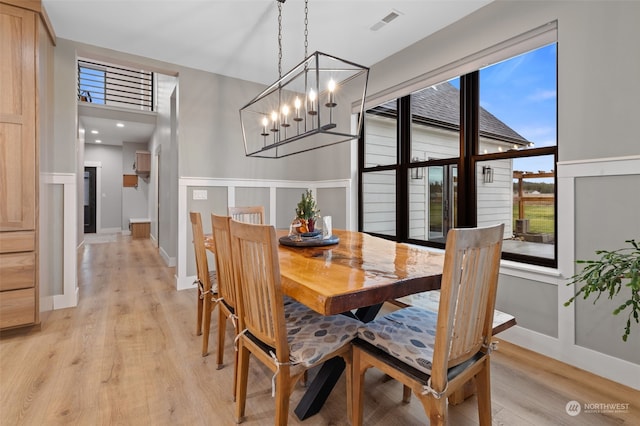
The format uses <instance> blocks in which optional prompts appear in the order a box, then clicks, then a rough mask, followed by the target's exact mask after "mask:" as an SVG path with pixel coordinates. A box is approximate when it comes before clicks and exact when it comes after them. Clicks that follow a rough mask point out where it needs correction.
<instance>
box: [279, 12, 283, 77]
mask: <svg viewBox="0 0 640 426" xmlns="http://www.w3.org/2000/svg"><path fill="white" fill-rule="evenodd" d="M280 78H282V3H280V2H278V79H280Z"/></svg>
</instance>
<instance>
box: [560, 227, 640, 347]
mask: <svg viewBox="0 0 640 426" xmlns="http://www.w3.org/2000/svg"><path fill="white" fill-rule="evenodd" d="M625 243H629V244H630V245H631V247H625V248H621V249H618V250H613V251H607V250H598V251H596V254H597V255H600V259H598V260H578V261H576V263H580V264H585V265H586V266H585V268H584V269H583V270H582V271H581V272H580V273H578V274H576V275H574V276H573V277H571V278H570V279H571V282H569V283H568V284H567V285H571V284H578V285H579V284H582V287H580V289H579V290H578V291H577V292H576V294H575V296H573V297H572V298H571V299H569V300H568V301H566V302H565V304H564V306H569V305H570V304H571V302H573V301H574V300H575V299H576V298H577V297H578V296H580V295H581V294H582V296H583V299H587V298H588V297H589V296H590V295H591V294H592V293H595V294H596V298H595V300H594V301H593V303H594V304H595V303H596V302H597V301H598V299H599V298H600V296H601V295H602V293H605V294H607V295H608V298H609V299H613V296H616V295H617V294H618V293H620V290H622V289H623V287H625V288H626V289H628V290H626V289H625V291H624V292H623V294H627V291H628V296H629V298H628V299H627V300H626V301H625V302H624V303H623V304H622V305H620V306H618V307H617V308H616V309H614V310H613V315H618V314H619V313H620V312H622V311H625V310H627V309H630V312H629V315H628V317H627V324H626V326H625V328H624V334H623V335H622V340H623V341H625V342H626V341H627V338H628V337H629V334H631V322H632V319H633V320H635V322H636V324H638V323H640V319H639V317H640V244H639V243H638V242H636V240H627V241H625Z"/></svg>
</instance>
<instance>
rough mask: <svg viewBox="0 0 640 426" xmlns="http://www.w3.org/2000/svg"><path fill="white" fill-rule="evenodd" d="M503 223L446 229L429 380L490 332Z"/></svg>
mask: <svg viewBox="0 0 640 426" xmlns="http://www.w3.org/2000/svg"><path fill="white" fill-rule="evenodd" d="M503 232H504V225H503V224H500V225H496V226H491V227H486V228H470V229H452V230H450V231H449V233H448V235H447V245H446V251H445V261H444V271H443V275H442V286H441V290H440V305H439V308H438V324H437V330H436V341H435V347H434V357H433V369H432V382H433V385H434V386H438V384H437V382H439V383H440V384H441V385H444V383H445V382H446V371H447V369H448V368H450V367H453V366H455V365H458V364H460V363H462V362H464V361H466V360H468V359H469V358H471V357H472V356H473V355H475V354H476V353H477V352H478V351H479V350H480V349H481V348H482V345H483V344H485V343H486V342H488V341H489V340H490V338H491V335H492V323H493V311H494V307H495V297H496V288H497V284H498V274H499V269H500V254H501V251H502V240H503V238H504V237H503Z"/></svg>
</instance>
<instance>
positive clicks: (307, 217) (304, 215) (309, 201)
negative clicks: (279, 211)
mask: <svg viewBox="0 0 640 426" xmlns="http://www.w3.org/2000/svg"><path fill="white" fill-rule="evenodd" d="M318 213H320V210H319V209H318V207H317V205H316V201H315V200H314V199H313V193H312V192H311V190H310V189H307V190H306V191H305V192H304V193H303V194H302V198H301V200H300V202H299V203H298V207H296V218H297V219H298V220H300V221H301V229H300V231H301V232H313V231H314V229H315V220H316V217H317V216H318Z"/></svg>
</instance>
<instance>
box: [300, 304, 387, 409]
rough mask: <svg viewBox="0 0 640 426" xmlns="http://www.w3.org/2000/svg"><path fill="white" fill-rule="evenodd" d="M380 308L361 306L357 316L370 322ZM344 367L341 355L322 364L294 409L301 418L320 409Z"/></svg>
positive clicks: (349, 314) (376, 306) (380, 306)
mask: <svg viewBox="0 0 640 426" xmlns="http://www.w3.org/2000/svg"><path fill="white" fill-rule="evenodd" d="M380 308H382V304H380V305H374V306H368V307H366V308H359V309H358V310H357V311H356V314H355V316H356V317H357V318H358V319H359V320H360V321H362V322H370V321H373V319H374V318H375V317H376V315H377V314H378V312H379V311H380ZM347 314H348V316H353V314H351V312H349V313H347ZM344 368H345V363H344V360H343V359H342V358H341V357H335V358H331V359H330V360H328V361H325V362H324V364H322V367H320V370H318V374H316V377H314V378H313V381H312V382H311V384H310V385H309V387H308V388H307V391H306V392H305V393H304V395H303V396H302V399H301V400H300V402H299V403H298V406H297V407H296V409H295V410H294V412H295V413H296V416H298V418H299V419H300V420H305V419H308V418H309V417H311V416H313V415H314V414H317V413H318V411H320V409H321V408H322V406H323V405H324V403H325V401H326V400H327V398H328V397H329V394H330V393H331V391H332V390H333V387H334V386H335V385H336V383H338V380H340V376H341V375H342V372H343V371H344Z"/></svg>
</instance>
